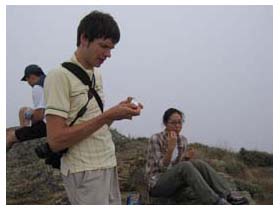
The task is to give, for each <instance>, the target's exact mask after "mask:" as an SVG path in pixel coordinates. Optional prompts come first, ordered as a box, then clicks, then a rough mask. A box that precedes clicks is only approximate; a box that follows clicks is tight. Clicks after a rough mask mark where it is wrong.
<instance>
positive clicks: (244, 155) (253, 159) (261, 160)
mask: <svg viewBox="0 0 280 210" xmlns="http://www.w3.org/2000/svg"><path fill="white" fill-rule="evenodd" d="M238 157H239V158H240V159H241V160H242V161H243V162H244V163H245V164H246V165H248V166H273V155H272V154H269V153H267V152H259V151H248V150H246V149H244V148H241V149H240V151H239V154H238Z"/></svg>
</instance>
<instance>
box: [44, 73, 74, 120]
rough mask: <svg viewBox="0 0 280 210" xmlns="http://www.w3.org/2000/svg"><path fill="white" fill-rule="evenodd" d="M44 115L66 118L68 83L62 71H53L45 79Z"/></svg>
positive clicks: (68, 93)
mask: <svg viewBox="0 0 280 210" xmlns="http://www.w3.org/2000/svg"><path fill="white" fill-rule="evenodd" d="M44 90H45V101H46V111H45V113H46V115H57V116H60V117H63V118H66V119H67V118H68V113H69V111H70V83H69V79H68V77H67V75H66V74H65V72H64V71H63V70H62V69H58V70H53V71H51V72H49V73H48V75H47V77H46V79H45V85H44Z"/></svg>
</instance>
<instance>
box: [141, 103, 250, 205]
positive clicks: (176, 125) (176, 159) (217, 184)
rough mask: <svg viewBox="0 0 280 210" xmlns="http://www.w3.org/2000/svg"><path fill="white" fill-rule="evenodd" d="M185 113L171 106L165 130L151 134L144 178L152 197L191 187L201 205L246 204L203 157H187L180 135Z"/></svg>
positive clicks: (182, 137) (164, 195) (183, 141)
mask: <svg viewBox="0 0 280 210" xmlns="http://www.w3.org/2000/svg"><path fill="white" fill-rule="evenodd" d="M183 122H184V114H183V113H182V112H181V111H179V110H177V109H174V108H170V109H168V110H166V112H165V113H164V115H163V124H164V125H165V130H164V131H162V132H160V133H157V134H154V135H153V136H152V137H151V139H150V141H149V147H148V160H147V165H146V177H147V180H148V187H149V194H150V196H152V197H171V196H173V195H174V194H176V193H178V192H180V191H181V190H182V188H186V187H190V188H191V189H192V191H193V192H194V193H195V194H196V195H197V196H198V197H199V198H200V200H201V202H202V203H201V204H217V205H230V204H235V205H240V204H248V200H247V199H246V198H244V197H237V196H234V195H233V194H232V193H231V191H230V188H229V187H228V185H227V183H225V181H224V180H223V179H222V178H221V177H220V176H219V175H218V174H217V172H216V171H215V170H214V169H213V168H212V167H211V166H209V165H208V164H207V163H206V162H204V161H202V160H195V159H190V157H189V155H188V151H187V148H188V145H187V144H188V141H187V138H186V137H185V136H182V135H180V132H181V130H182V124H183Z"/></svg>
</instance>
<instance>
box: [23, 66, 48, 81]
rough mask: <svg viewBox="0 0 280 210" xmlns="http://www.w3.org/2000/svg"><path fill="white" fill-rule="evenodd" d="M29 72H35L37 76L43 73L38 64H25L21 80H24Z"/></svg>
mask: <svg viewBox="0 0 280 210" xmlns="http://www.w3.org/2000/svg"><path fill="white" fill-rule="evenodd" d="M31 74H35V75H37V76H40V75H45V73H44V72H43V70H42V69H41V68H40V67H39V66H37V65H35V64H31V65H29V66H26V68H25V70H24V76H23V77H22V78H21V81H26V77H27V76H29V75H31Z"/></svg>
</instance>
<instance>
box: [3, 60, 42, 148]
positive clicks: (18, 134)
mask: <svg viewBox="0 0 280 210" xmlns="http://www.w3.org/2000/svg"><path fill="white" fill-rule="evenodd" d="M45 77H46V75H45V73H44V72H43V70H42V69H41V68H40V67H39V66H38V65H35V64H31V65H28V66H27V67H26V68H25V71H24V76H23V77H22V79H21V81H26V82H27V83H28V84H29V85H30V86H31V87H32V100H33V108H30V107H22V108H20V111H19V122H20V127H19V128H17V129H8V130H7V134H6V135H7V136H6V139H7V143H6V149H7V151H8V150H9V149H11V147H12V146H13V144H14V143H17V142H22V141H27V140H32V139H37V138H42V137H45V136H46V134H47V132H46V124H45V121H44V112H45V101H44V89H43V87H44V81H45Z"/></svg>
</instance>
